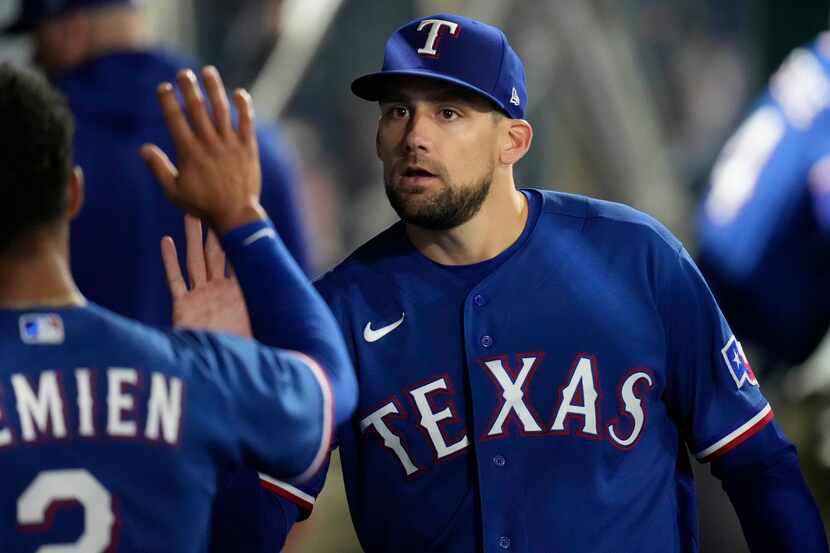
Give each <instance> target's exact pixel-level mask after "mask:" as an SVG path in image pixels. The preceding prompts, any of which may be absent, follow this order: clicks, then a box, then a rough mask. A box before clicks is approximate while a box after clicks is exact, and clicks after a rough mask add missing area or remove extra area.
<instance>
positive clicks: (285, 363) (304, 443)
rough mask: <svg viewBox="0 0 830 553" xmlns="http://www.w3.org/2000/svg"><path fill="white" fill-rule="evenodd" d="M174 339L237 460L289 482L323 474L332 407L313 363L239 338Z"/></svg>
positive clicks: (200, 335)
mask: <svg viewBox="0 0 830 553" xmlns="http://www.w3.org/2000/svg"><path fill="white" fill-rule="evenodd" d="M176 334H177V335H178V338H179V340H180V342H183V343H185V344H188V346H189V347H187V348H186V349H187V350H189V351H190V352H193V355H194V357H195V362H194V363H193V366H194V369H193V374H192V376H191V380H192V382H193V385H192V386H193V387H194V388H195V390H194V393H195V395H196V398H198V399H197V403H196V406H195V408H196V409H199V410H201V409H208V410H213V409H215V410H216V412H217V414H220V415H219V416H217V417H214V418H211V417H208V416H203V417H201V418H204V419H210V420H211V424H212V426H214V428H215V433H216V435H217V436H219V438H220V443H222V444H224V445H225V446H226V447H227V448H229V453H230V455H231V458H232V459H234V460H235V461H236V462H237V463H239V464H240V465H242V466H251V467H253V468H255V469H256V470H258V471H262V472H264V473H267V474H272V475H276V476H279V477H280V478H282V479H284V480H286V481H289V482H297V481H304V480H307V479H308V478H310V477H311V476H313V475H314V474H316V473H317V472H318V471H319V469H320V467H321V466H322V464H323V463H324V462H325V460H326V458H327V453H328V451H329V447H330V442H331V436H332V432H333V409H334V405H333V398H332V393H331V387H330V384H329V382H328V378H327V376H326V374H325V372H324V371H323V370H322V369H321V368H320V367H319V365H317V363H316V362H315V361H314V360H313V359H311V358H310V357H308V356H307V355H304V354H302V353H299V352H294V351H289V350H281V349H276V348H269V347H265V346H263V345H261V344H258V343H257V342H255V341H253V340H246V339H242V338H237V337H235V336H229V335H223V334H212V333H206V332H194V331H181V332H177V333H176ZM193 403H194V402H191V405H192V404H193Z"/></svg>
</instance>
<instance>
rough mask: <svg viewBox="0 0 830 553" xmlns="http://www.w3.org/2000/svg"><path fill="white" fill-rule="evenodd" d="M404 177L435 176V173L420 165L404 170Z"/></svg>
mask: <svg viewBox="0 0 830 553" xmlns="http://www.w3.org/2000/svg"><path fill="white" fill-rule="evenodd" d="M403 176H404V177H434V176H435V174H434V173H430V172H429V171H427V170H426V169H421V168H420V167H409V168H407V169H406V170H404V172H403Z"/></svg>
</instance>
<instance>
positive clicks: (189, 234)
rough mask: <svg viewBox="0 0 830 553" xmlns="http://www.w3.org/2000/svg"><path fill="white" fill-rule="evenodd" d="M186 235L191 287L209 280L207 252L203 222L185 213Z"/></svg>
mask: <svg viewBox="0 0 830 553" xmlns="http://www.w3.org/2000/svg"><path fill="white" fill-rule="evenodd" d="M184 236H185V243H186V244H187V273H188V275H189V276H190V287H191V288H195V287H196V286H201V285H202V284H204V283H205V281H206V280H207V270H206V269H205V252H204V249H203V248H204V246H203V245H202V222H201V221H200V220H199V219H197V218H196V217H193V216H192V215H185V216H184Z"/></svg>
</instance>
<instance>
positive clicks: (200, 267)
mask: <svg viewBox="0 0 830 553" xmlns="http://www.w3.org/2000/svg"><path fill="white" fill-rule="evenodd" d="M184 225H185V242H186V247H187V272H188V275H189V277H190V287H189V288H188V286H187V284H186V283H185V281H184V278H183V277H182V271H181V267H180V265H179V259H178V255H177V254H176V246H175V244H174V243H173V239H172V238H170V237H169V236H165V237H164V238H163V239H162V242H161V257H162V260H163V261H164V270H165V273H166V274H167V283H168V286H169V287H170V293H171V294H172V296H173V325H174V326H176V327H177V328H191V329H201V330H211V331H217V332H227V333H230V334H236V335H238V336H246V337H251V336H252V333H251V322H250V320H249V319H248V308H247V307H246V305H245V298H244V297H243V296H242V290H241V289H240V288H239V283H238V282H237V280H236V277H235V276H234V274H233V271H232V270H226V262H225V252H223V251H222V247H221V245H220V244H219V240H218V239H217V238H216V235H215V234H214V233H213V232H212V231H209V232H208V237H207V241H206V242H204V244H203V242H202V223H201V222H200V221H199V219H197V218H195V217H193V216H191V215H185V220H184Z"/></svg>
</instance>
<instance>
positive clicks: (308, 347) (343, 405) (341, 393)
mask: <svg viewBox="0 0 830 553" xmlns="http://www.w3.org/2000/svg"><path fill="white" fill-rule="evenodd" d="M222 243H223V246H224V248H225V252H226V253H227V255H228V259H229V260H230V262H231V265H232V266H233V268H234V270H235V272H236V275H237V278H238V279H239V283H240V286H241V288H242V292H243V294H244V296H245V302H246V304H247V307H248V313H249V315H250V319H251V326H252V327H253V330H254V336H255V337H256V338H257V340H259V341H260V342H262V343H264V344H266V345H269V346H273V347H280V348H284V349H291V350H296V351H300V352H302V353H304V354H306V355H308V356H310V357H312V358H314V360H315V361H317V362H318V363H319V364H320V365H321V366H322V367H323V369H324V370H325V371H326V372H327V375H328V377H329V379H330V381H331V385H332V390H333V392H334V395H335V398H336V402H335V420H336V422H337V423H340V422H342V421H344V420H345V419H346V418H348V416H349V414H350V413H351V411H352V410H353V409H354V405H355V401H356V393H357V392H356V390H357V386H356V383H355V379H354V371H353V369H352V366H351V362H350V360H349V356H348V353H347V351H346V345H345V343H344V342H343V338H342V336H341V334H340V330H339V328H338V327H337V322H336V321H335V319H334V316H333V315H332V314H331V312H330V311H329V309H328V307H327V306H326V304H325V302H324V301H323V299H322V298H321V297H320V295H319V294H318V293H317V291H316V290H315V289H314V287H313V286H312V285H311V283H310V282H309V281H308V279H307V278H306V277H305V275H304V274H303V272H302V270H301V269H300V268H299V266H298V265H297V263H296V262H295V261H294V259H293V258H292V257H291V255H290V254H289V253H288V250H287V249H286V248H285V245H284V244H283V243H282V240H281V239H280V238H279V236H278V235H277V233H276V232H275V231H274V229H273V226H272V225H271V223H270V222H265V221H264V222H256V223H251V224H247V225H243V226H242V227H239V228H236V229H234V230H232V231H231V232H229V233H227V234H225V236H224V237H223V238H222Z"/></svg>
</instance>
